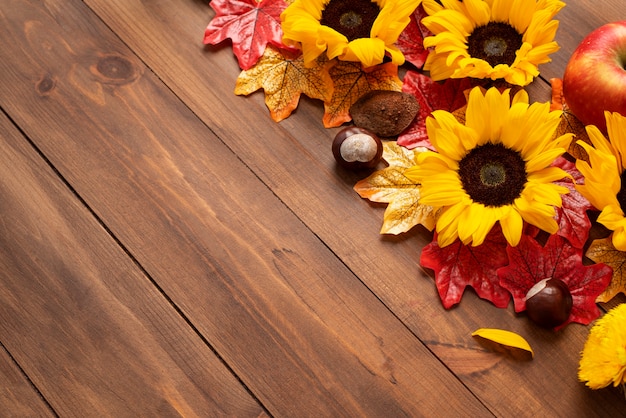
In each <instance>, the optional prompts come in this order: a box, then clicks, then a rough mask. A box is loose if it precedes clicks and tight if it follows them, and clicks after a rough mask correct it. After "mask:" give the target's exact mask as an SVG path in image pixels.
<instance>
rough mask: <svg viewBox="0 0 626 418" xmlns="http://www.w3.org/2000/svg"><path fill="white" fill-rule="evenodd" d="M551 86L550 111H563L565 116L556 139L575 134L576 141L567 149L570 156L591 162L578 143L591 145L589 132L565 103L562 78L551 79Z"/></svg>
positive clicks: (562, 116)
mask: <svg viewBox="0 0 626 418" xmlns="http://www.w3.org/2000/svg"><path fill="white" fill-rule="evenodd" d="M550 84H551V85H552V100H551V102H550V110H562V111H563V114H562V115H561V123H560V124H559V126H558V127H557V128H556V132H554V137H555V138H556V137H559V136H561V135H564V134H567V133H572V134H574V139H573V140H572V142H571V143H570V145H569V148H568V149H567V152H568V154H570V155H571V156H572V157H574V158H576V159H577V160H585V161H589V156H588V155H587V152H586V151H585V149H584V148H583V147H581V146H580V145H578V144H577V143H576V141H578V140H579V139H580V140H582V141H585V142H586V143H588V144H591V141H590V140H589V135H587V131H586V130H585V125H584V124H583V123H582V122H581V121H580V120H579V119H578V118H577V117H576V116H575V115H574V114H573V113H572V111H571V110H570V109H569V107H568V106H567V103H566V102H565V97H563V80H561V79H560V78H552V79H550Z"/></svg>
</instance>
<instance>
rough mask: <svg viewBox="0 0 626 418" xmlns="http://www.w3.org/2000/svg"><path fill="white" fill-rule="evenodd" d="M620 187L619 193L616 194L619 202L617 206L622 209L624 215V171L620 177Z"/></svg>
mask: <svg viewBox="0 0 626 418" xmlns="http://www.w3.org/2000/svg"><path fill="white" fill-rule="evenodd" d="M620 181H621V186H620V188H619V192H617V201H618V202H619V206H620V207H621V208H622V210H623V211H624V213H626V171H624V172H623V173H622V175H621V176H620Z"/></svg>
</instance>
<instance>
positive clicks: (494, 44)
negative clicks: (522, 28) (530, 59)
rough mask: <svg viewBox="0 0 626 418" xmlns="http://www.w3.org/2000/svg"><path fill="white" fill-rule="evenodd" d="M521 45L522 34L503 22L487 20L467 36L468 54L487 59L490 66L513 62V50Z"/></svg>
mask: <svg viewBox="0 0 626 418" xmlns="http://www.w3.org/2000/svg"><path fill="white" fill-rule="evenodd" d="M521 46H522V35H520V34H519V32H517V30H516V29H515V28H514V27H513V26H511V25H509V24H508V23H504V22H489V23H487V24H486V25H483V26H478V27H476V28H475V29H474V30H473V31H472V33H471V34H470V36H469V37H468V38H467V52H468V53H469V55H470V56H471V57H472V58H479V59H482V60H485V61H487V62H488V63H489V65H491V66H492V67H495V66H496V65H498V64H506V65H511V64H513V62H515V52H516V51H517V50H518V49H519V48H520V47H521Z"/></svg>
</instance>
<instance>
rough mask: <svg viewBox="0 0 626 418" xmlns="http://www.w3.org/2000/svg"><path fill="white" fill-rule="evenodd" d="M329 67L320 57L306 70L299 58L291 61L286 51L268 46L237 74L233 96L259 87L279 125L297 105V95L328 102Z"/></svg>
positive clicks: (330, 93)
mask: <svg viewBox="0 0 626 418" xmlns="http://www.w3.org/2000/svg"><path fill="white" fill-rule="evenodd" d="M329 65H330V64H329V63H328V61H326V60H324V59H323V58H321V59H320V60H318V61H317V63H316V65H315V66H313V67H305V65H304V60H303V58H302V56H301V55H298V56H297V57H295V58H294V57H293V56H291V54H289V53H288V52H286V51H280V50H278V49H276V48H274V47H271V46H268V47H267V49H266V50H265V53H264V54H263V57H262V58H261V59H260V60H259V62H258V63H257V64H256V65H254V66H253V67H252V68H251V69H249V70H244V71H242V72H241V74H239V77H237V85H236V87H235V94H239V95H247V94H250V93H252V92H255V91H257V90H258V89H261V88H262V89H263V90H265V104H266V105H267V107H268V108H269V109H270V114H271V116H272V119H274V120H275V121H276V122H280V121H281V120H283V119H285V118H286V117H288V116H289V115H290V114H291V112H293V110H294V109H295V108H296V107H297V106H298V102H299V100H300V94H305V95H307V96H309V97H310V98H312V99H320V100H324V101H326V100H329V99H330V97H331V96H332V80H331V79H330V75H329V74H328V66H329Z"/></svg>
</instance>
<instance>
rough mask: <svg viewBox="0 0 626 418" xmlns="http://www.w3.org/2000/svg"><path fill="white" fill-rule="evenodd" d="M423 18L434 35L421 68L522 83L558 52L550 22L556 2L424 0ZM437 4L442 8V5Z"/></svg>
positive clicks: (437, 75) (441, 74) (440, 74)
mask: <svg viewBox="0 0 626 418" xmlns="http://www.w3.org/2000/svg"><path fill="white" fill-rule="evenodd" d="M423 4H424V9H425V10H426V12H427V13H428V14H429V16H427V17H425V18H424V19H422V23H423V24H424V25H425V26H426V27H427V28H428V29H429V30H430V31H431V32H432V33H433V34H434V35H433V36H429V37H427V38H425V39H424V46H425V47H427V48H432V49H431V53H430V54H429V56H428V58H427V60H426V64H425V66H424V69H425V70H428V71H430V75H431V77H432V78H433V79H434V80H436V81H438V80H443V79H446V78H465V77H473V78H490V79H492V80H497V79H504V80H505V81H507V82H508V83H510V84H514V85H518V86H525V85H527V84H529V83H530V82H531V81H532V80H533V78H534V77H536V76H537V75H539V70H538V69H537V66H538V65H539V64H543V63H546V62H550V58H549V57H548V55H549V54H551V53H553V52H556V51H558V49H559V46H558V44H557V43H556V42H555V41H554V36H555V34H556V30H557V28H558V25H559V22H558V21H556V20H552V18H553V17H554V16H555V15H556V14H557V13H558V11H559V10H561V8H563V6H565V3H563V2H562V1H559V0H463V1H460V0H443V1H441V4H439V2H437V1H436V0H424V2H423ZM442 4H443V6H442Z"/></svg>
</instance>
